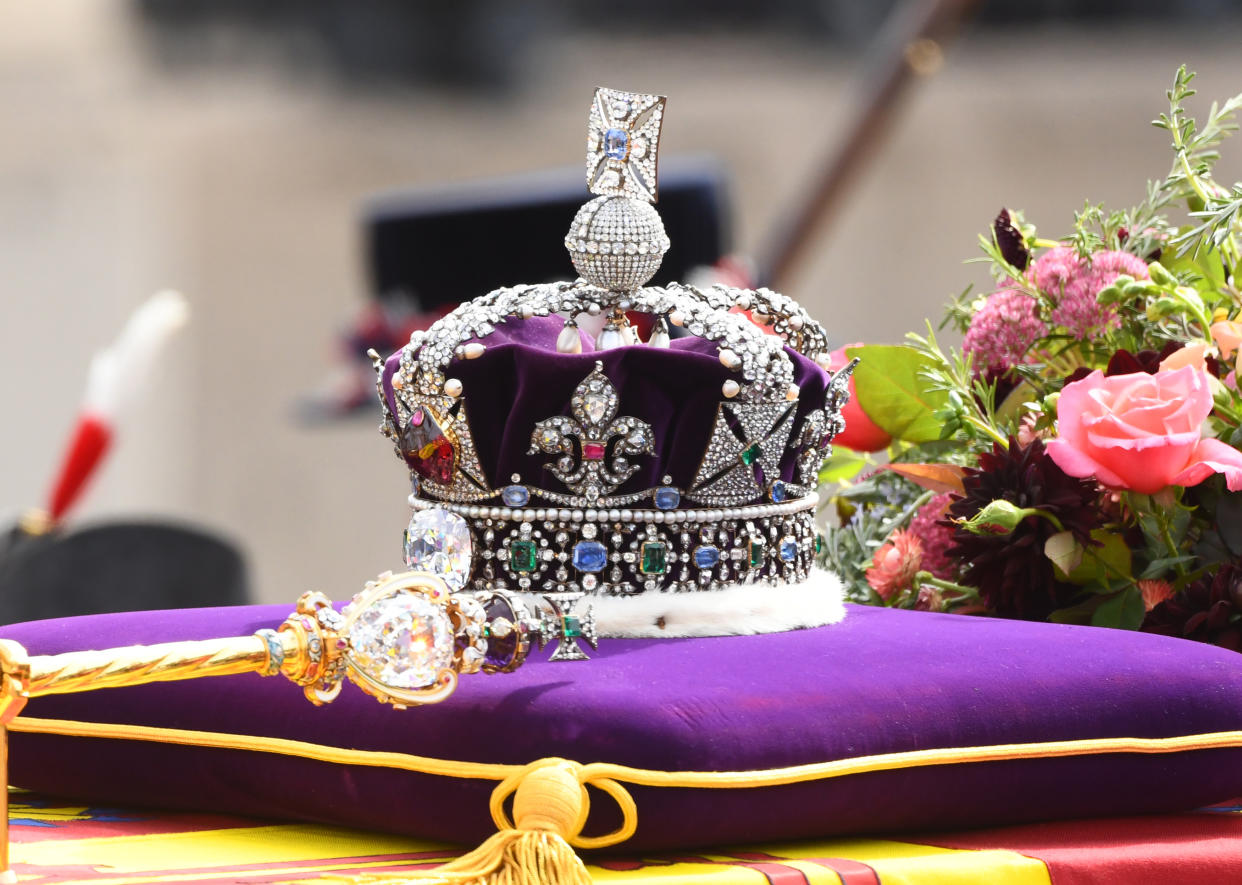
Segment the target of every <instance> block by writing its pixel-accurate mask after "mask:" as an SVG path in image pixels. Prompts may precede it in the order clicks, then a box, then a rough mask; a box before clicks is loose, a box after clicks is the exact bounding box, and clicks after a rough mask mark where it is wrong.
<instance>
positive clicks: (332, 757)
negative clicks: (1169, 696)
mask: <svg viewBox="0 0 1242 885" xmlns="http://www.w3.org/2000/svg"><path fill="white" fill-rule="evenodd" d="M9 728H10V729H11V730H13V731H18V732H27V733H33V734H54V735H63V736H67V737H92V738H105V739H112V740H137V741H156V742H161V743H171V744H181V745H185V746H196V747H212V748H217V749H229V750H250V751H255V752H263V753H279V754H281V755H285V756H298V757H301V758H305V759H313V760H316V761H320V762H334V763H337V764H342V765H365V766H370V767H378V768H394V769H400V770H404V771H413V772H418V773H420V774H431V775H440V776H443V777H457V778H471V779H480V780H495V781H500V784H499V786H498V787H497V788H496V789H495V790H494V791H493V793H492V798H491V810H492V818H493V819H494V820H495V822H496V825H497V826H498V827H499V828H500V829H501V830H512V829H514V824H513V822H512V821H510V820H509V817H508V814H507V812H506V811H505V808H504V805H505V801H506V800H507V799H508V797H509V796H510V794H512V793H514V792H515V791H516V790H517V789H518V787H519V786H520V785H521V784H522V783H523V782H525V781H528V780H531V778H530V777H529V776H530V775H531V774H532V772H535V771H537V770H543V769H546V768H548V767H550V766H556V767H560V768H564V769H567V770H568V771H569V772H570V776H571V778H573V779H576V780H577V782H578V784H580V785H581V786H582V787H586V786H594V787H596V788H598V789H601V790H603V791H604V792H605V793H607V794H608V795H609V796H611V797H612V799H613V800H614V801H615V802H617V804H618V806H619V807H620V810H621V814H622V824H621V826H620V827H619V828H618V829H617V830H614V831H613V832H611V833H608V834H606V835H604V836H597V837H593V838H591V837H585V836H582V835H581V833H580V832H572V830H580V828H581V823H582V821H585V819H586V815H587V812H588V810H589V809H587V808H586V807H582V808H580V809H579V808H575V809H574V816H575V817H578V818H581V820H578V821H576V822H574V823H577V826H576V827H574V826H569V827H568V829H569V830H571V831H570V832H566V833H565V837H566V839H567V841H569V842H570V844H572V845H575V846H577V847H579V848H604V847H607V846H610V845H616V844H618V843H620V842H624V841H625V840H626V839H628V838H629V837H630V836H632V835H633V834H634V831H635V829H636V828H637V826H638V809H637V806H636V805H635V803H634V800H633V798H632V797H631V796H630V795H629V793H628V791H626V789H625V787H623V786H622V785H621V782H622V781H624V782H625V783H629V784H636V785H639V786H647V787H677V788H682V789H752V788H757V787H774V786H782V785H785V784H795V783H803V782H806V781H814V780H824V779H828V778H834V777H844V776H846V775H852V774H863V773H867V772H875V771H892V770H899V769H904V768H921V767H925V766H931V765H960V764H965V763H972V762H998V761H1005V760H1028V759H1053V758H1063V757H1067V756H1093V755H1100V754H1104V753H1140V754H1160V753H1180V752H1187V751H1194V750H1214V749H1224V748H1231V747H1242V731H1220V732H1210V733H1207V734H1193V735H1179V736H1177V737H1168V738H1088V739H1083V740H1069V741H1045V742H1038V743H1027V744H996V745H992V746H982V747H942V748H935V749H928V750H909V751H906V752H901V753H880V754H876V755H872V756H856V757H852V758H848V759H836V760H833V761H830V762H816V763H811V764H808V765H794V766H789V767H786V768H773V769H767V770H758V771H655V770H651V769H643V768H631V767H629V766H626V765H615V764H613V763H610V762H589V763H585V764H583V763H578V762H573V761H571V760H563V759H540V760H536V761H535V762H532V763H530V764H528V765H501V764H495V763H484V762H462V761H459V760H451V759H433V758H431V757H427V756H415V755H411V754H408V753H389V752H379V751H373V750H350V749H346V748H343V747H331V746H325V745H323V744H312V743H309V742H306V741H295V740H289V739H286V738H273V737H261V736H258V735H243V734H223V733H219V732H209V731H192V730H187V729H179V728H159V727H155V726H147V725H121V724H112V723H104V722H80V721H73V720H67V719H38V718H33V717H26V716H19V717H17V718H16V719H14V720H13V721H12V722H10V723H9ZM575 792H578V791H575ZM581 793H582V798H583V799H584V800H585V798H586V793H585V791H584V790H583V791H581ZM585 804H586V803H585V802H584V803H583V805H584V806H585Z"/></svg>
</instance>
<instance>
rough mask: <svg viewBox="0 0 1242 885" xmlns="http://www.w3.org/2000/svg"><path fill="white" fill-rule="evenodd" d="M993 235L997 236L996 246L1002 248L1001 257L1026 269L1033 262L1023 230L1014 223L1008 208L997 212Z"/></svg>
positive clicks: (1015, 265)
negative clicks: (1023, 236)
mask: <svg viewBox="0 0 1242 885" xmlns="http://www.w3.org/2000/svg"><path fill="white" fill-rule="evenodd" d="M992 236H993V237H995V238H996V247H997V248H998V249H1000V253H1001V257H1003V258H1004V259H1005V260H1006V261H1008V262H1009V263H1010V264H1012V265H1013V266H1014V267H1016V268H1017V269H1018V270H1026V266H1027V265H1028V264H1030V263H1031V251H1030V250H1029V249H1027V248H1026V241H1025V240H1024V239H1023V238H1022V232H1021V231H1019V230H1018V228H1017V226H1016V225H1015V224H1014V223H1013V216H1012V215H1010V214H1009V210H1008V209H1001V210H1000V212H999V213H997V215H996V220H995V221H993V222H992Z"/></svg>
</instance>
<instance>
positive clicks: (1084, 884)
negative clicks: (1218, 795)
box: [906, 813, 1242, 885]
mask: <svg viewBox="0 0 1242 885" xmlns="http://www.w3.org/2000/svg"><path fill="white" fill-rule="evenodd" d="M906 841H910V842H918V843H922V844H925V845H938V846H940V847H942V848H963V849H973V850H984V849H1003V850H1008V851H1016V852H1018V853H1020V854H1024V855H1026V856H1027V857H1033V858H1035V859H1037V860H1041V861H1043V862H1044V863H1045V864H1046V865H1047V867H1048V873H1049V877H1050V878H1051V880H1052V885H1169V883H1171V882H1194V883H1195V885H1215V883H1220V885H1237V883H1238V882H1240V881H1242V815H1233V814H1221V813H1212V814H1179V815H1164V816H1159V817H1130V818H1114V819H1111V820H1083V821H1060V822H1057V823H1047V824H1030V825H1028V826H1021V827H1003V828H997V829H992V830H975V831H973V832H967V833H935V834H930V835H922V836H911V837H909V838H908V839H907V840H906Z"/></svg>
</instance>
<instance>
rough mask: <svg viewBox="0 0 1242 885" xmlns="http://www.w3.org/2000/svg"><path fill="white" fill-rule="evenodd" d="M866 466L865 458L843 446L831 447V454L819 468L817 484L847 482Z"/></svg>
mask: <svg viewBox="0 0 1242 885" xmlns="http://www.w3.org/2000/svg"><path fill="white" fill-rule="evenodd" d="M866 466H867V456H866V455H864V454H862V453H861V452H855V451H854V450H853V449H847V448H846V447H845V446H840V445H836V446H833V447H832V454H831V455H829V456H828V459H827V460H826V461H824V463H823V466H821V467H820V468H819V484H820V485H824V484H825V483H837V482H849V481H850V480H852V479H853V478H854V477H856V476H858V474H860V473H862V470H863V468H864V467H866Z"/></svg>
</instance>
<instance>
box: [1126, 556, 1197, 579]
mask: <svg viewBox="0 0 1242 885" xmlns="http://www.w3.org/2000/svg"><path fill="white" fill-rule="evenodd" d="M1194 561H1195V557H1194V556H1165V557H1161V558H1160V559H1153V560H1152V561H1151V562H1149V563H1147V567H1146V568H1144V569H1143V571H1142V572H1141V573H1140V574H1139V576H1138V579H1139V580H1140V581H1141V580H1143V579H1144V578H1163V577H1164V576H1165V575H1167V574H1168V573H1169V572H1171V571H1172V570H1173V569H1175V568H1177V566H1178V565H1179V564H1181V565H1191V564H1192V563H1194Z"/></svg>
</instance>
